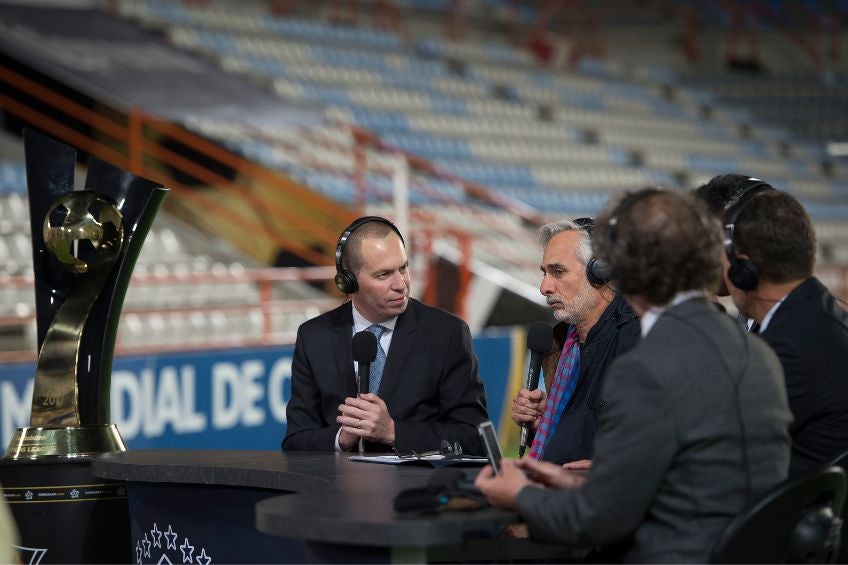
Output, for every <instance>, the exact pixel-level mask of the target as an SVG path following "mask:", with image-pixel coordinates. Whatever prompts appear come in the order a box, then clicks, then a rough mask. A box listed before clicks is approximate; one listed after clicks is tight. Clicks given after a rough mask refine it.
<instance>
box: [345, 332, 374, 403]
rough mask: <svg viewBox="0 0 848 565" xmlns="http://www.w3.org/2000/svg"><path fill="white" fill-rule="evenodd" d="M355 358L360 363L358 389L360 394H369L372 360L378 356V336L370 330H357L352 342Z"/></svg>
mask: <svg viewBox="0 0 848 565" xmlns="http://www.w3.org/2000/svg"><path fill="white" fill-rule="evenodd" d="M351 350H352V352H353V360H354V361H356V362H357V363H359V373H358V375H357V379H356V380H357V383H358V386H357V389H358V392H359V394H368V384H369V383H368V379H369V378H370V375H371V362H372V361H374V359H376V358H377V337H376V336H375V335H374V334H372V333H371V332H369V331H365V330H363V331H361V332H356V334H355V335H354V336H353V341H352V342H351Z"/></svg>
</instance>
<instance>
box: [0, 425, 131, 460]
mask: <svg viewBox="0 0 848 565" xmlns="http://www.w3.org/2000/svg"><path fill="white" fill-rule="evenodd" d="M126 450H127V446H126V444H124V440H123V438H121V434H120V433H118V427H117V426H115V424H105V425H100V426H79V427H63V428H18V429H17V430H15V433H14V434H13V435H12V440H11V441H10V442H9V448H8V449H7V450H6V454H5V455H3V457H2V459H47V458H72V457H86V456H89V455H97V454H99V453H114V452H116V451H126Z"/></svg>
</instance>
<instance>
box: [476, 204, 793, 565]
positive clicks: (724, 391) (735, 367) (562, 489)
mask: <svg viewBox="0 0 848 565" xmlns="http://www.w3.org/2000/svg"><path fill="white" fill-rule="evenodd" d="M599 228H600V230H601V233H600V234H599V236H600V243H601V249H600V255H601V256H602V257H604V258H605V259H607V260H608V261H609V264H610V267H611V268H612V273H613V280H614V281H615V282H616V284H617V285H618V288H619V290H620V292H621V293H622V294H624V296H625V298H626V299H627V301H628V302H629V303H630V304H631V305H632V306H633V309H634V310H635V311H636V313H637V314H639V315H640V324H641V328H642V336H643V337H642V341H641V342H640V343H639V344H637V345H636V346H635V347H634V348H633V349H631V350H630V351H628V352H626V353H624V354H623V355H621V356H619V357H617V358H616V359H615V360H614V361H613V362H612V365H611V366H610V368H609V372H608V374H607V375H606V377H605V379H604V391H603V394H604V397H605V399H606V402H607V407H606V408H605V410H604V411H603V412H602V413H601V416H600V425H599V429H598V433H597V436H596V438H595V455H594V458H593V464H592V467H591V469H590V470H589V471H588V473H586V474H585V475H580V474H577V473H574V472H573V471H568V470H565V469H562V468H561V466H558V465H554V464H551V463H547V462H542V461H534V460H532V459H529V458H524V459H520V460H518V461H509V460H507V461H504V462H503V465H502V472H501V473H500V474H499V475H498V476H493V475H492V470H491V468H489V467H486V468H484V469H483V471H481V472H480V474H479V475H478V477H477V480H476V484H477V486H478V488H480V490H482V491H483V492H484V493H485V494H486V496H487V497H488V499H489V500H490V502H492V503H494V504H497V505H500V506H504V507H507V508H516V509H517V510H518V511H519V512H520V513H521V515H522V516H523V517H524V519H525V520H526V521H527V523H528V525H529V530H530V535H531V537H532V538H534V539H537V540H540V541H546V542H557V543H566V544H587V545H601V546H606V547H605V551H606V553H605V554H604V555H603V559H604V560H611V559H623V560H625V561H628V562H637V563H650V562H669V563H671V562H673V563H684V562H698V563H705V562H707V560H708V559H709V556H710V552H711V550H712V547H713V546H714V544H715V542H716V540H717V539H718V537H719V535H720V533H721V532H722V530H723V529H724V528H725V526H726V525H727V524H728V523H729V522H730V520H731V519H732V518H733V517H734V516H736V514H738V513H739V512H740V511H741V510H742V509H743V508H744V507H745V506H746V505H747V504H748V503H750V501H751V500H753V499H754V498H755V497H757V496H759V495H760V494H762V493H763V492H764V491H765V490H767V489H769V488H770V487H772V486H774V485H775V484H777V483H778V482H780V481H782V480H783V479H785V478H786V474H787V470H788V466H789V436H788V433H787V426H788V423H789V421H790V419H791V416H790V413H789V409H788V406H787V401H786V392H785V389H784V387H783V382H782V375H781V369H780V363H779V362H778V360H777V357H776V356H775V354H774V353H773V352H772V351H771V350H770V349H769V348H768V347H767V346H766V345H765V344H764V343H763V342H762V341H761V340H759V339H757V338H756V337H753V336H751V335H749V334H747V333H745V332H744V331H743V330H742V328H740V327H739V326H737V325H736V324H735V323H734V321H733V320H732V319H731V318H729V317H728V316H726V315H724V314H722V313H721V312H719V311H718V310H717V309H716V308H715V307H714V306H713V305H712V304H711V303H710V302H709V301H708V299H707V297H708V294H709V293H712V292H714V291H715V289H716V287H717V286H718V281H719V279H720V278H721V258H720V256H721V233H720V229H719V225H718V223H717V222H716V221H715V220H714V219H712V218H710V217H709V215H708V214H707V212H706V210H705V209H704V207H703V205H702V204H701V203H700V202H697V201H696V200H695V199H694V198H692V197H691V196H689V195H686V194H681V193H680V192H673V191H662V190H656V189H647V190H643V191H640V192H638V193H635V194H631V195H627V196H625V197H624V198H623V199H622V200H621V201H619V202H618V204H617V206H616V207H615V208H614V209H613V211H612V212H610V213H609V214H605V217H603V218H601V220H600V221H599ZM531 479H532V480H533V481H534V482H533V483H531V482H530V481H531ZM539 483H541V484H542V485H544V487H542V486H539ZM545 487H547V488H545ZM604 562H607V561H604Z"/></svg>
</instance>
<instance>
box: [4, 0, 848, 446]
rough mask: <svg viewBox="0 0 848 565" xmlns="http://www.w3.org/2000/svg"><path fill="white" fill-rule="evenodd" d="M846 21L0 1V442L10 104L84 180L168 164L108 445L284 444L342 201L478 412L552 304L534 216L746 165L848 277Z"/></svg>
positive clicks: (813, 12)
mask: <svg viewBox="0 0 848 565" xmlns="http://www.w3.org/2000/svg"><path fill="white" fill-rule="evenodd" d="M846 18H848V1H838V0H833V1H824V0H820V1H816V0H806V1H788V0H787V1H780V0H763V1H756V0H751V1H731V0H706V1H694V0H690V1H682V0H681V1H670V0H667V1H660V0H655V1H651V0H600V1H591V2H590V1H580V0H526V1H523V0H302V1H299V0H273V1H258V0H193V1H189V0H182V1H180V0H111V1H105V0H103V1H82V0H76V1H74V0H66V1H58V0H54V1H34V0H30V1H22V2H11V1H8V0H6V1H2V0H0V436H2V437H0V439H2V440H3V442H5V441H6V438H7V437H8V434H9V433H10V431H9V430H10V429H12V428H13V427H14V426H16V425H23V422H21V420H23V419H24V416H25V415H27V414H28V403H29V396H28V390H30V389H28V388H27V387H29V386H31V382H30V381H29V380H28V379H30V378H31V376H32V368H33V366H34V360H35V358H36V329H35V312H34V297H33V290H32V289H33V284H34V281H33V277H32V246H31V241H30V235H29V229H30V228H29V209H28V204H27V192H26V171H25V165H24V152H23V143H22V139H21V132H22V130H23V128H25V127H29V128H33V129H36V130H39V131H41V132H43V133H46V134H47V135H50V136H51V137H54V138H56V139H58V140H60V141H62V142H64V143H67V144H69V145H72V146H73V147H75V148H76V149H77V151H78V172H77V180H78V183H80V184H82V183H83V181H84V178H85V167H86V163H87V162H88V159H89V158H91V157H97V158H98V159H101V160H104V161H107V162H109V163H112V164H114V165H116V166H118V167H120V168H123V169H126V170H129V171H131V172H133V173H135V174H137V175H140V176H143V177H147V178H149V179H152V180H155V181H157V182H160V183H162V184H164V185H165V186H168V187H170V188H171V193H170V195H169V196H168V198H167V200H166V202H165V205H164V209H163V210H162V211H161V212H160V214H159V215H158V216H157V219H156V221H155V224H154V226H153V229H152V231H151V233H150V234H149V236H148V239H147V242H146V243H145V247H144V249H143V251H142V253H141V256H140V257H139V260H138V264H137V266H136V269H135V274H134V276H133V281H132V283H131V285H130V288H129V291H128V294H127V297H126V301H125V303H124V308H123V314H122V316H121V322H120V327H119V335H118V345H117V353H118V357H117V358H116V361H115V363H116V373H115V376H114V377H113V385H114V386H115V388H114V389H113V418H115V419H117V420H118V422H119V427H120V428H121V429H122V432H123V433H124V435H125V436H128V437H127V439H129V440H130V441H128V443H129V444H130V445H131V446H166V447H168V446H178V445H181V444H180V441H182V439H181V438H183V439H185V437H186V436H191V435H192V434H201V436H202V434H204V433H205V434H207V436H202V437H208V438H209V443H210V445H215V446H226V445H227V442H229V441H231V442H232V443H233V444H239V442H241V441H243V439H244V438H245V437H253V436H254V435H255V434H249V433H248V432H249V431H250V428H251V427H255V426H268V429H269V432H268V433H269V434H273V436H274V437H273V438H272V439H273V440H274V441H269V443H268V444H267V445H263V447H269V448H273V447H274V445H278V443H279V440H280V439H281V438H282V435H281V432H280V430H281V429H284V428H283V426H284V423H285V415H284V404H285V400H286V398H287V394H288V392H287V391H288V388H287V387H288V371H289V368H288V366H289V364H290V360H289V358H288V356H290V352H291V346H292V344H293V341H294V336H295V332H296V330H297V326H298V325H299V324H300V323H301V322H303V321H304V320H307V319H309V318H311V317H313V316H315V315H317V314H319V313H321V312H324V311H326V310H328V309H331V308H333V307H335V306H336V305H338V304H339V303H340V302H341V300H342V296H341V295H340V294H339V293H338V291H337V290H335V288H334V286H333V284H332V276H333V275H334V273H335V269H334V260H333V254H334V252H335V247H336V240H337V237H338V234H339V233H340V232H341V231H342V229H343V228H344V227H345V226H346V225H347V224H349V223H350V221H351V220H353V219H354V218H356V217H358V216H360V215H364V214H378V215H383V216H386V217H388V218H390V219H392V220H393V221H395V222H396V223H397V224H398V226H399V227H400V229H401V231H402V232H403V233H404V234H405V235H406V239H407V245H408V250H409V254H410V260H411V268H412V273H413V295H414V296H415V297H417V298H419V299H421V300H423V301H425V302H428V303H430V304H434V305H437V306H440V307H442V308H444V309H446V310H449V311H452V312H454V313H456V314H458V315H459V316H462V317H463V318H465V319H466V320H467V321H468V323H469V325H470V326H471V329H472V332H473V333H474V335H475V347H477V351H478V355H480V356H481V374H482V375H483V377H484V380H485V381H486V386H487V394H488V395H489V400H490V411H492V412H493V413H494V414H493V419H494V420H495V421H496V422H497V421H498V420H500V419H501V416H502V415H505V414H508V412H504V411H505V410H506V407H507V404H508V402H507V400H508V399H510V398H511V396H512V395H511V391H512V390H514V389H516V388H517V387H518V386H519V385H520V382H521V379H522V373H523V367H524V351H525V343H524V337H523V336H524V334H523V331H524V328H525V327H526V326H527V325H528V324H529V323H531V322H533V321H537V320H549V321H552V320H553V318H552V317H551V315H550V313H549V312H548V309H547V307H546V306H545V305H544V301H543V300H542V297H541V295H540V294H539V291H538V285H539V282H540V275H539V270H538V265H539V257H540V255H539V250H538V248H537V246H536V241H535V235H536V230H537V228H538V227H539V226H540V225H541V224H543V223H546V222H548V221H552V220H556V219H563V218H575V217H580V216H592V215H595V214H596V213H597V212H599V211H600V210H601V209H602V207H603V206H604V204H605V203H606V202H607V201H608V199H609V198H610V197H612V196H615V195H618V194H620V193H622V192H624V191H627V190H636V189H639V188H642V187H644V186H648V185H660V186H666V187H675V188H678V189H680V190H690V189H692V188H694V187H697V186H698V185H699V184H701V183H703V182H705V181H707V180H708V179H709V178H711V177H712V176H714V175H716V174H723V173H731V172H736V173H741V174H747V175H752V176H756V177H759V178H762V179H764V180H766V181H768V182H769V183H771V184H772V185H773V186H775V187H776V188H778V189H781V190H786V191H788V192H790V193H792V194H793V195H795V196H796V197H797V198H799V199H800V200H801V202H802V203H803V204H804V205H805V206H806V208H807V210H808V211H809V212H810V214H811V216H812V218H813V220H814V222H815V226H816V230H817V235H818V263H817V273H816V274H817V275H818V276H819V277H820V278H821V279H822V280H823V282H824V283H825V284H826V285H828V286H829V287H830V289H831V290H832V291H833V292H834V293H835V294H837V295H839V296H841V297H842V298H848V279H846V273H847V272H848V271H846V265H848V60H846V57H848V42H846V36H845V31H846V29H845V27H846V23H848V19H846ZM216 355H223V357H221V359H218V360H217V361H216V360H215V359H216V357H215V356H216ZM257 359H258V360H259V361H257V362H259V363H260V364H261V367H262V368H261V370H260V369H256V367H254V368H253V369H250V367H251V366H252V365H250V362H252V361H256V360H257ZM281 360H282V361H281ZM216 363H218V364H217V365H216ZM278 366H279V368H278V369H275V367H278ZM186 367H190V371H189V370H188V369H185V368H186ZM221 367H225V368H224V369H222V368H221ZM227 367H229V368H233V367H235V369H232V371H230V372H229V373H227V370H229V369H226V368H227ZM172 369H173V370H172ZM216 371H217V372H216ZM251 371H253V372H251ZM275 371H276V372H275ZM222 375H223V376H222ZM232 375H237V376H232ZM189 376H190V377H191V379H189ZM239 379H241V380H239ZM189 381H190V386H191V387H194V388H191V390H189V384H188V383H189ZM236 383H242V384H244V383H247V385H246V386H247V387H248V388H249V385H250V384H251V383H253V384H256V386H257V387H258V388H261V389H262V390H266V389H267V395H266V396H267V397H268V398H267V399H266V400H265V401H263V402H265V403H264V404H262V403H261V402H258V401H253V400H250V398H249V397H248V396H245V397H244V398H241V400H239V396H238V395H239V392H238V391H239V389H240V388H241V389H244V387H243V386H241V387H240V385H237V384H236ZM266 385H267V387H266ZM273 387H282V389H281V390H282V392H275V391H272V388H273ZM163 391H164V392H163ZM257 394H258V393H257ZM168 395H170V396H168ZM216 395H217V396H216ZM201 397H202V398H201ZM272 397H273V398H272ZM144 398H153V399H154V400H151V401H149V402H148V404H150V405H149V406H148V404H145V401H143V399H144ZM174 398H176V399H177V400H174ZM169 399H170V400H169ZM168 402H172V404H173V403H174V402H175V403H176V404H174V405H173V406H175V407H173V409H172V410H171V412H173V414H171V415H170V416H168V414H164V415H163V414H162V413H159V412H156V410H157V409H158V408H156V406H158V405H160V404H162V403H165V404H166V405H167V403H168ZM275 403H276V404H275ZM260 404H261V406H260ZM168 406H170V405H168ZM239 406H240V407H241V408H238V407H239ZM260 408H262V412H263V416H262V418H259V417H258V416H256V413H254V412H255V411H257V410H259V409H260ZM254 409H255V410H254ZM239 410H241V411H239ZM251 410H254V412H251ZM194 411H197V412H198V413H203V414H205V416H204V418H205V423H204V426H200V424H197V425H195V426H194V428H192V427H191V426H189V425H188V424H186V422H188V421H191V419H190V418H189V419H186V418H185V417H184V416H185V415H186V414H192V413H193V412H194ZM204 411H205V412H204ZM116 413H117V414H116ZM251 414H252V415H251ZM151 418H152V420H151ZM157 418H158V419H157ZM169 418H170V419H169ZM258 420H261V422H259V423H257V421H258ZM151 421H155V422H158V423H156V425H153V424H151V423H150V422H151ZM180 426H183V428H181V427H180ZM185 426H188V427H185ZM512 427H514V426H510V428H512ZM201 428H202V429H201ZM198 430H199V431H198ZM213 430H217V431H218V432H221V431H222V430H228V431H231V432H232V433H233V434H235V435H232V436H231V437H229V438H228V439H226V441H224V440H222V439H221V436H215V437H213V436H212V435H209V434H212V433H213ZM271 430H272V431H271ZM504 430H505V428H504V427H502V429H501V432H502V435H503V434H504V433H506V432H505V431H504ZM254 431H255V430H254ZM157 434H158V435H157ZM169 434H170V435H169ZM238 434H242V435H238ZM201 436H197V437H201ZM197 437H195V438H194V439H195V440H197ZM202 437H201V439H202ZM133 438H135V440H134V441H133ZM163 438H166V439H163ZM186 441H188V440H187V439H186ZM222 441H223V443H222ZM198 446H200V447H202V445H198Z"/></svg>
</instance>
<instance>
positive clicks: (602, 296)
mask: <svg viewBox="0 0 848 565" xmlns="http://www.w3.org/2000/svg"><path fill="white" fill-rule="evenodd" d="M592 227H593V223H592V221H591V220H590V219H588V218H580V219H578V220H575V221H573V222H570V221H562V222H555V223H552V224H548V225H546V226H543V227H542V228H541V229H540V230H539V244H540V247H541V248H542V252H543V258H542V265H541V270H542V284H541V286H540V287H539V290H540V292H541V293H542V294H543V295H544V296H545V298H546V299H547V302H548V304H549V305H550V307H551V308H552V309H553V311H554V316H555V317H556V319H557V320H559V321H560V323H559V324H557V325H556V326H555V327H554V347H553V349H552V350H551V351H550V352H548V354H547V355H545V357H544V359H543V361H542V371H543V375H544V381H545V391H542V390H541V389H537V390H533V391H530V390H528V389H526V388H523V389H521V390H520V391H519V392H518V394H517V395H516V397H515V399H514V400H513V408H512V419H513V421H514V422H515V423H517V424H522V423H526V424H527V425H529V426H530V428H531V429H532V430H533V432H534V437H533V443H532V445H531V446H530V456H531V457H533V458H534V459H543V460H545V461H550V462H553V463H567V464H568V466H569V468H573V469H576V468H585V467H587V466H589V465H590V462H589V460H591V458H592V453H593V444H594V440H595V429H596V427H597V423H598V415H599V413H600V411H601V410H602V409H603V407H604V400H603V398H602V395H601V388H602V387H601V385H602V382H603V378H602V377H603V374H604V372H605V371H606V368H607V366H608V365H609V364H610V362H611V361H612V360H613V359H614V358H615V357H617V356H618V355H620V354H621V353H624V352H625V351H627V350H628V349H630V348H631V347H633V346H634V345H636V343H637V342H638V341H639V321H638V319H637V318H636V315H635V314H634V313H633V310H631V309H630V306H628V305H627V303H626V302H625V301H624V300H623V299H622V298H621V297H620V296H618V295H617V294H616V293H615V291H613V290H612V289H611V288H610V287H609V286H608V285H607V278H608V275H607V273H605V272H604V270H605V268H604V265H603V262H601V261H599V260H597V259H596V258H594V254H593V246H592V237H591V236H592V233H591V232H592Z"/></svg>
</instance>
